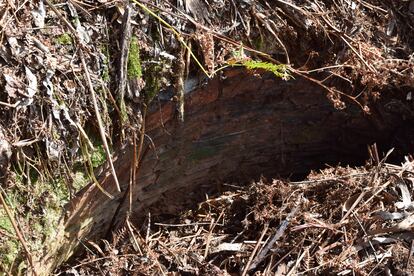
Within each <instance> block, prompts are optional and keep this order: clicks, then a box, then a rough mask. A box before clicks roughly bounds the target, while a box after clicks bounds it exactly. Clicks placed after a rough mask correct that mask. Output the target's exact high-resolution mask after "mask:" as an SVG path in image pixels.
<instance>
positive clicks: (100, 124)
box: [79, 49, 121, 192]
mask: <svg viewBox="0 0 414 276" xmlns="http://www.w3.org/2000/svg"><path fill="white" fill-rule="evenodd" d="M79 56H80V59H81V61H82V66H83V69H84V71H85V75H86V80H87V81H88V86H89V91H90V92H91V96H92V104H93V107H94V110H95V116H96V120H97V121H98V127H99V134H100V135H101V139H102V143H103V146H104V149H105V153H106V156H107V158H108V162H109V165H110V168H111V172H112V176H113V178H114V181H115V186H116V189H117V190H118V192H121V186H120V185H119V181H118V176H117V175H116V171H115V167H114V162H113V160H112V155H111V151H110V150H109V146H108V142H107V140H106V134H105V128H104V125H103V122H102V118H101V114H100V111H99V108H98V101H97V100H96V93H95V90H94V89H93V85H92V81H91V76H90V75H89V70H88V67H87V66H86V62H85V56H84V54H83V50H82V49H79Z"/></svg>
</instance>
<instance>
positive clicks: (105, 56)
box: [101, 45, 111, 83]
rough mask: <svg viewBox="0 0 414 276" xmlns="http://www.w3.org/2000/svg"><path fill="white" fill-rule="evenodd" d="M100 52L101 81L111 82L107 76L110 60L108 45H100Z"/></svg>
mask: <svg viewBox="0 0 414 276" xmlns="http://www.w3.org/2000/svg"><path fill="white" fill-rule="evenodd" d="M101 52H102V53H103V61H102V63H103V64H102V67H103V68H102V79H103V81H105V82H107V83H109V81H110V80H111V77H110V75H109V60H110V54H109V47H108V45H102V47H101Z"/></svg>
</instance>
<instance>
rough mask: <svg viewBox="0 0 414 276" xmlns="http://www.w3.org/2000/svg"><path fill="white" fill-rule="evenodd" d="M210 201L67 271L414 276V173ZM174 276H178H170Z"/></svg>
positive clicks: (325, 180) (277, 185)
mask: <svg viewBox="0 0 414 276" xmlns="http://www.w3.org/2000/svg"><path fill="white" fill-rule="evenodd" d="M223 188H224V189H226V190H227V191H226V192H223V193H221V194H218V195H217V196H215V197H210V198H207V199H206V200H205V201H204V202H201V203H200V204H199V205H198V208H194V209H191V210H187V211H184V212H183V213H182V214H181V215H179V216H177V217H174V218H169V219H167V218H163V219H162V218H151V217H150V214H149V216H148V219H147V222H146V223H144V224H143V225H144V227H142V228H140V229H137V228H135V227H134V226H133V225H132V223H131V222H130V221H129V219H127V220H126V222H125V224H124V226H123V227H122V229H120V230H119V231H117V232H116V233H114V234H113V240H112V241H110V242H109V241H104V242H103V243H102V245H98V244H95V243H87V244H85V245H84V246H85V248H87V253H86V255H84V256H83V258H80V259H76V260H74V261H72V262H71V264H70V265H68V264H67V265H65V266H62V267H61V268H60V271H61V273H69V275H72V274H73V275H96V274H97V273H98V274H102V275H105V274H107V273H110V274H111V275H167V274H168V275H253V273H256V274H255V275H269V274H270V273H272V274H273V273H276V275H322V274H323V275H327V274H330V275H379V274H383V273H385V272H387V271H388V272H390V273H392V275H412V274H413V273H414V271H413V270H412V269H413V267H414V266H413V265H414V258H413V257H412V253H413V252H412V248H413V244H414V234H413V232H412V229H414V219H413V217H414V193H413V192H412V191H413V190H414V189H413V188H414V163H413V161H412V160H410V161H408V159H407V161H406V162H405V163H404V164H403V165H401V166H396V165H391V164H387V163H384V162H380V163H379V164H375V165H367V166H365V167H358V168H350V167H332V168H328V169H324V170H322V171H320V172H318V173H315V172H314V173H311V174H310V175H309V176H308V178H307V179H306V180H305V181H301V182H290V181H284V180H272V181H269V180H266V179H262V180H261V181H259V182H256V183H252V184H250V185H247V186H244V187H241V186H237V185H235V184H224V185H223ZM171 273H173V274H171Z"/></svg>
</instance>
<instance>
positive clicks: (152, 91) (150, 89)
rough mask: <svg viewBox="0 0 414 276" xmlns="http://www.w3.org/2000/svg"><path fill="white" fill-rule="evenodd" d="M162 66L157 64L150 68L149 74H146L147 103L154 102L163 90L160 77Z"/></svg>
mask: <svg viewBox="0 0 414 276" xmlns="http://www.w3.org/2000/svg"><path fill="white" fill-rule="evenodd" d="M161 70H162V68H161V66H160V65H158V64H155V65H153V66H151V67H150V68H149V73H145V76H148V78H147V80H146V81H147V89H145V102H146V103H147V104H150V103H151V102H152V100H153V99H154V98H155V96H157V94H158V93H159V91H160V89H161V84H160V78H159V75H160V73H161Z"/></svg>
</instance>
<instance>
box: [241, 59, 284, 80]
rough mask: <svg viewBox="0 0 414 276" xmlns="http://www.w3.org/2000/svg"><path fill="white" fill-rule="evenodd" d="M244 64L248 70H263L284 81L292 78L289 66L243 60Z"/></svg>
mask: <svg viewBox="0 0 414 276" xmlns="http://www.w3.org/2000/svg"><path fill="white" fill-rule="evenodd" d="M242 64H243V65H244V66H245V67H246V68H247V69H248V70H255V69H263V70H265V71H268V72H272V73H273V74H274V75H275V76H276V77H278V78H282V79H284V80H288V79H290V78H291V77H292V76H291V75H290V74H289V70H288V68H287V66H286V65H284V64H274V63H270V62H264V61H260V60H243V61H242Z"/></svg>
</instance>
